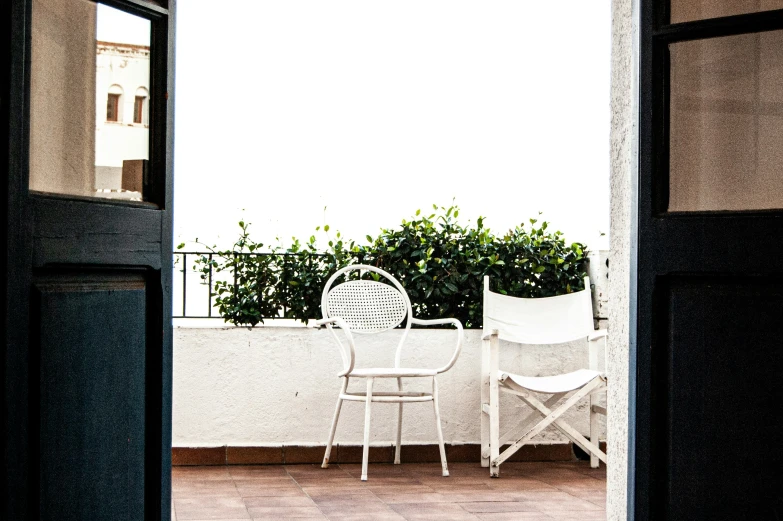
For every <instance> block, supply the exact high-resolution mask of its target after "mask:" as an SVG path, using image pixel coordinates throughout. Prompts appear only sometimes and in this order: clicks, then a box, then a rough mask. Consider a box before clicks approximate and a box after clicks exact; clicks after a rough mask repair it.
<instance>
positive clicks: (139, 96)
mask: <svg viewBox="0 0 783 521" xmlns="http://www.w3.org/2000/svg"><path fill="white" fill-rule="evenodd" d="M149 97H150V93H149V91H148V90H147V89H145V88H144V87H139V88H138V89H136V98H135V99H134V101H133V122H134V123H137V124H142V123H145V124H146V123H147V110H148V108H149V107H148V105H149V102H148V100H149Z"/></svg>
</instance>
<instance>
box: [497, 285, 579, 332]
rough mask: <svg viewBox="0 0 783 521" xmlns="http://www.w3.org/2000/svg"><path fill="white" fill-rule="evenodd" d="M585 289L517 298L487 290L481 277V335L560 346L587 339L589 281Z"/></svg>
mask: <svg viewBox="0 0 783 521" xmlns="http://www.w3.org/2000/svg"><path fill="white" fill-rule="evenodd" d="M584 280H585V289H583V290H582V291H577V292H574V293H569V294H567V295H559V296H557V297H542V298H518V297H509V296H508V295H501V294H500V293H495V292H492V291H490V290H489V277H484V326H483V327H484V334H483V336H485V337H486V336H488V335H490V334H491V333H492V331H493V330H497V332H498V337H499V338H500V339H502V340H507V341H510V342H517V343H520V344H560V343H563V342H570V341H571V340H576V339H579V338H587V336H588V335H590V334H591V333H593V332H594V329H593V302H592V299H591V297H590V279H589V278H588V277H585V279H584Z"/></svg>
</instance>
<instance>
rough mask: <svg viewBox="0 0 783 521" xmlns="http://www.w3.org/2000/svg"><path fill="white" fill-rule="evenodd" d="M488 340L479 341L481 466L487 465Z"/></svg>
mask: <svg viewBox="0 0 783 521" xmlns="http://www.w3.org/2000/svg"><path fill="white" fill-rule="evenodd" d="M485 407H489V340H482V341H481V404H480V410H479V414H480V416H481V466H482V467H489V415H488V414H487V412H485V410H484V408H485Z"/></svg>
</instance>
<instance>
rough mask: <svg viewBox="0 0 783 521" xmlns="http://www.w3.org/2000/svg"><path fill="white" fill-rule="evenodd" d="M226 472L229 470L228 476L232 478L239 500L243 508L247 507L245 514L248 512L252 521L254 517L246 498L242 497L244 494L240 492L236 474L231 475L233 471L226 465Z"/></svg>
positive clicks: (248, 516)
mask: <svg viewBox="0 0 783 521" xmlns="http://www.w3.org/2000/svg"><path fill="white" fill-rule="evenodd" d="M226 470H228V475H229V476H231V484H232V485H234V488H235V489H236V491H237V495H238V496H239V499H241V500H242V506H243V507H245V512H247V518H248V519H250V520H251V521H252V520H253V516H251V515H250V510H248V509H247V503H245V498H244V497H243V496H242V492H240V491H239V487H238V486H237V482H236V478H234V474H232V473H231V470H230V469H229V468H228V465H226Z"/></svg>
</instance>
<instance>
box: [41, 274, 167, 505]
mask: <svg viewBox="0 0 783 521" xmlns="http://www.w3.org/2000/svg"><path fill="white" fill-rule="evenodd" d="M33 288H34V294H33V299H32V304H33V313H32V314H31V315H32V316H33V317H35V318H34V320H33V334H32V335H31V337H32V338H31V340H32V342H31V349H32V351H33V352H36V353H38V357H39V360H38V364H39V367H40V369H39V372H38V377H39V383H38V387H39V389H40V391H39V392H40V395H39V403H38V413H39V418H40V420H39V421H40V435H39V436H40V453H39V457H40V469H39V473H40V479H41V482H40V509H41V510H40V517H41V518H43V519H68V518H69V519H74V518H80V519H142V518H143V514H144V504H145V497H144V491H145V487H144V478H145V476H144V469H145V441H146V436H145V412H146V409H147V406H148V405H153V406H154V404H147V403H145V402H146V398H145V397H146V381H147V376H148V374H147V368H146V363H145V362H146V358H147V348H148V346H147V338H146V337H147V309H146V301H147V298H148V296H147V294H146V293H147V292H146V281H145V279H144V277H143V276H141V275H138V274H134V273H129V274H101V273H99V272H98V273H95V274H89V273H87V272H80V273H64V274H51V273H47V274H43V275H41V276H37V277H35V279H34V281H33ZM117 317H122V320H117ZM149 376H150V377H152V378H154V377H155V376H156V375H149ZM152 456H153V457H157V454H154V453H153V455H152ZM150 477H151V479H156V477H157V476H150Z"/></svg>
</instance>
